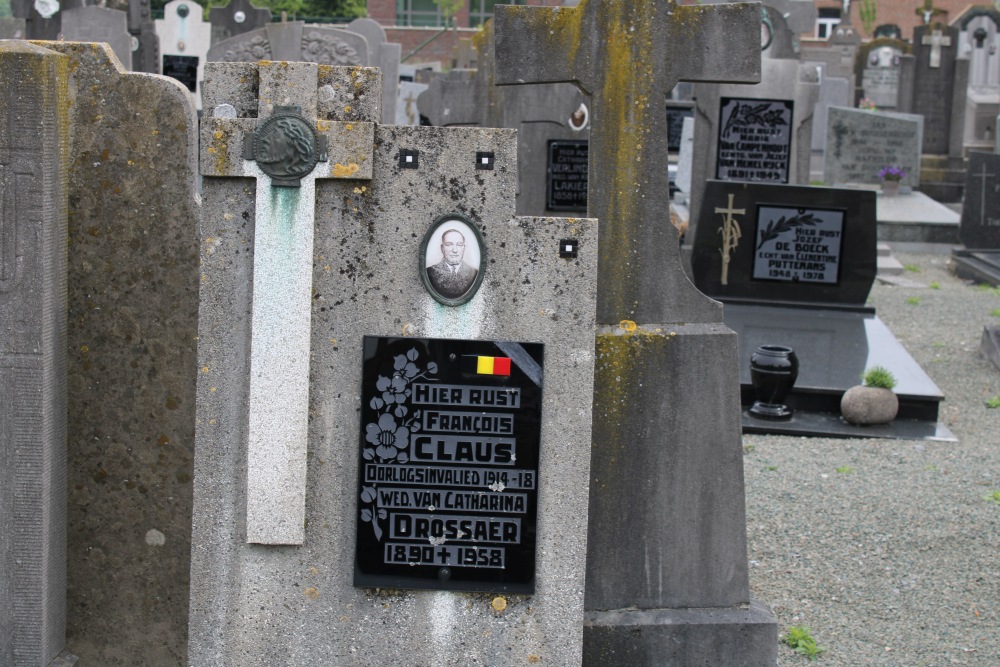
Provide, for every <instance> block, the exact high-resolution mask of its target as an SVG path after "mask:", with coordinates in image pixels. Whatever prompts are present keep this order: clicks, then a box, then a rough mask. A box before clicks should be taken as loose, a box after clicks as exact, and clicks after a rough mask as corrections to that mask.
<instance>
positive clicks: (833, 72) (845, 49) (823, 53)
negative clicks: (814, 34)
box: [801, 13, 861, 90]
mask: <svg viewBox="0 0 1000 667" xmlns="http://www.w3.org/2000/svg"><path fill="white" fill-rule="evenodd" d="M860 44H861V36H860V35H858V33H857V31H856V30H855V29H854V26H853V25H852V24H851V17H850V13H848V14H847V15H845V16H844V18H843V20H841V22H840V23H838V24H837V26H836V27H835V28H834V29H833V34H831V35H830V38H829V39H828V40H827V42H826V44H825V45H823V46H819V45H813V46H803V47H802V49H801V56H802V61H803V62H820V63H824V64H825V65H826V73H827V75H828V76H831V77H836V78H839V79H847V80H848V81H850V83H851V89H852V90H853V89H854V86H855V80H854V61H855V58H856V55H857V52H858V48H859V45H860Z"/></svg>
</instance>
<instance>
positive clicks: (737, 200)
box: [692, 181, 951, 439]
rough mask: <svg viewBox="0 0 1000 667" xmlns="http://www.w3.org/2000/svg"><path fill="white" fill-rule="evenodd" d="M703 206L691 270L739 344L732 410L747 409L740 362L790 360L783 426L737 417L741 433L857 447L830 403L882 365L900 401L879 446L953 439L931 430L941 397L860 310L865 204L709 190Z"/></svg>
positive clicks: (714, 184) (846, 196) (870, 201)
mask: <svg viewBox="0 0 1000 667" xmlns="http://www.w3.org/2000/svg"><path fill="white" fill-rule="evenodd" d="M706 195H707V197H710V199H706V201H712V202H715V203H716V206H714V207H713V208H712V209H706V210H705V211H704V212H703V213H702V219H701V221H700V224H699V226H698V232H697V235H696V238H695V242H694V249H693V255H692V270H693V275H694V279H695V284H696V285H698V286H699V288H701V289H702V290H704V291H705V293H706V294H709V295H710V296H713V297H715V298H717V299H719V300H721V301H723V302H724V303H725V316H726V325H727V326H729V327H730V328H732V329H733V330H734V331H736V332H737V336H738V340H739V344H740V355H739V356H740V359H742V360H743V363H742V365H741V367H740V388H741V402H742V404H743V405H744V406H745V407H747V408H748V407H749V406H750V405H752V404H753V402H754V400H755V396H754V391H753V385H752V383H751V378H750V366H749V359H750V357H751V355H752V354H753V352H754V351H755V350H756V349H757V348H758V347H760V346H761V345H784V346H788V347H791V348H793V349H794V350H795V354H796V356H797V357H798V358H799V374H798V379H797V381H796V382H795V386H794V388H793V390H792V393H791V394H790V396H789V398H788V402H787V405H788V406H789V407H790V408H792V410H793V411H794V415H793V417H792V419H791V420H790V421H777V420H765V419H758V418H755V417H753V416H751V415H749V413H748V412H747V410H744V413H743V428H744V431H745V432H751V430H752V432H758V433H795V434H800V435H803V434H810V435H833V436H837V437H864V436H863V435H862V434H863V433H868V432H869V431H868V430H867V429H862V430H858V429H856V428H855V427H846V426H844V425H843V424H841V423H840V419H839V412H840V398H841V397H842V396H843V393H844V392H845V391H846V390H847V389H849V388H850V387H852V386H854V385H857V384H860V382H861V376H862V374H863V373H864V371H865V370H866V369H867V368H870V367H871V366H873V365H880V366H884V367H886V368H888V369H889V370H890V371H891V372H892V373H893V374H894V375H895V376H896V378H897V380H898V385H897V387H896V389H895V392H896V394H897V396H898V397H899V400H900V412H899V416H898V417H897V419H896V421H895V422H893V424H892V425H890V427H888V428H886V429H885V430H884V433H885V436H886V437H921V438H924V437H928V438H934V439H940V438H945V439H947V438H949V437H951V436H950V434H949V433H948V431H947V429H946V428H945V427H943V426H942V425H941V424H939V423H938V406H939V404H940V402H941V401H942V400H943V399H944V397H943V395H942V394H941V391H940V390H939V389H938V388H937V386H936V385H935V384H934V383H933V381H931V379H930V378H929V377H928V376H927V374H926V373H924V371H923V370H922V369H921V368H920V366H919V365H918V364H917V363H916V362H915V361H914V360H913V358H912V357H911V356H910V355H909V354H908V353H907V352H906V350H905V349H904V348H903V346H902V345H901V344H900V343H899V342H898V341H897V340H896V339H895V337H894V336H893V335H892V333H891V332H890V331H889V330H888V328H886V326H885V325H884V324H883V323H882V322H881V320H879V319H878V317H876V315H875V311H874V310H873V309H871V308H868V307H865V305H864V303H865V300H866V299H867V297H868V293H869V291H870V289H871V285H872V283H873V282H874V278H875V273H876V266H877V250H876V239H875V236H876V230H875V224H874V223H875V220H874V218H875V193H874V192H872V191H861V190H844V189H833V188H815V187H792V186H777V185H763V184H744V183H725V182H722V181H709V183H708V184H707V186H706ZM710 211H711V212H710ZM897 425H898V428H897ZM810 429H812V430H811V431H810Z"/></svg>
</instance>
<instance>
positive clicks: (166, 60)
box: [163, 54, 198, 93]
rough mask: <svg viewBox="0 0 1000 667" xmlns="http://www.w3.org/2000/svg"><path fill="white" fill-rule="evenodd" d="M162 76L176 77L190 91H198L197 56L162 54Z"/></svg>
mask: <svg viewBox="0 0 1000 667" xmlns="http://www.w3.org/2000/svg"><path fill="white" fill-rule="evenodd" d="M163 76H169V77H170V78H172V79H177V80H178V81H180V82H181V83H183V84H184V85H185V86H187V89H188V90H190V91H191V92H192V93H195V92H198V56H170V55H166V54H164V56H163Z"/></svg>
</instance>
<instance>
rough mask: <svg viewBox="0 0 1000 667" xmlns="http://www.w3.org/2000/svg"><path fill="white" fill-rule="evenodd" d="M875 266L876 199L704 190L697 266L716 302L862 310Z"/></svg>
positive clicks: (862, 194)
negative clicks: (803, 304)
mask: <svg viewBox="0 0 1000 667" xmlns="http://www.w3.org/2000/svg"><path fill="white" fill-rule="evenodd" d="M875 260H876V251H875V193H874V192H871V191H860V190H835V189H832V188H813V187H793V186H777V185H764V184H747V183H725V182H722V181H709V182H708V184H707V185H706V188H705V200H704V206H703V207H702V213H701V219H700V220H699V221H698V231H697V234H696V236H695V242H694V253H693V255H692V258H691V265H692V268H693V272H694V279H695V284H696V285H697V286H698V288H699V289H701V290H702V291H703V292H705V293H706V294H708V295H710V296H713V297H716V298H735V299H750V300H757V301H766V302H774V301H786V302H809V303H819V304H863V303H864V302H865V299H867V298H868V292H869V291H870V290H871V286H872V283H873V282H874V280H875V271H876V267H875V263H876V261H875Z"/></svg>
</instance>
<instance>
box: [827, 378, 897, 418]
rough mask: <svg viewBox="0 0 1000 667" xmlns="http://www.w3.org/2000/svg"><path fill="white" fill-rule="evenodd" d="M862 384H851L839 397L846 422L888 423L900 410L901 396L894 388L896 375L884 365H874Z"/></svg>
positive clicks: (842, 414) (841, 413) (841, 411)
mask: <svg viewBox="0 0 1000 667" xmlns="http://www.w3.org/2000/svg"><path fill="white" fill-rule="evenodd" d="M862 382H863V384H860V385H858V386H856V387H851V388H850V389H848V390H847V391H845V392H844V396H843V397H842V398H841V399H840V415H841V416H842V417H843V418H844V421H846V422H848V423H851V424H857V425H859V426H871V425H874V424H888V423H889V422H891V421H892V420H893V419H895V418H896V413H898V412H899V398H897V397H896V394H895V393H894V392H893V391H892V389H893V387H895V386H896V378H895V377H894V376H893V374H892V373H891V372H890V371H889V370H888V369H886V368H883V367H882V366H872V367H871V368H869V369H868V370H867V371H865V374H864V375H863V376H862Z"/></svg>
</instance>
